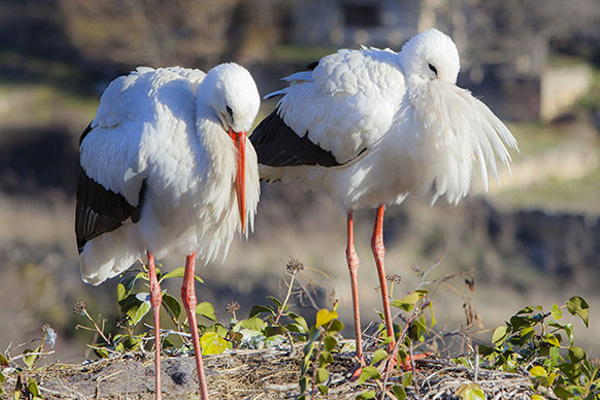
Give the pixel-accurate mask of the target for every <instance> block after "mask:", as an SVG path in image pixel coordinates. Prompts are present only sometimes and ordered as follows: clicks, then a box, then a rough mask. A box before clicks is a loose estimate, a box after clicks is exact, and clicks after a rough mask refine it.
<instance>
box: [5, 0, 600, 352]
mask: <svg viewBox="0 0 600 400" xmlns="http://www.w3.org/2000/svg"><path fill="white" fill-rule="evenodd" d="M599 26H600V2H598V1H597V0H571V1H569V2H565V1H562V0H545V1H543V2H541V1H537V0H447V1H444V0H336V1H329V0H246V1H244V0H202V1H192V0H171V1H166V0H96V1H92V2H90V1H87V0H2V2H1V4H0V273H1V275H0V352H4V351H5V350H6V349H7V348H9V346H10V348H12V349H14V348H15V346H16V345H17V344H20V343H23V342H25V341H27V340H30V339H32V338H35V337H40V336H41V327H42V325H43V324H46V323H48V324H50V325H51V326H52V327H53V328H54V329H55V330H56V331H57V332H58V335H59V337H58V344H57V352H56V353H55V355H54V356H53V357H54V358H56V359H60V360H61V361H65V362H77V361H81V360H82V359H83V354H84V351H85V344H86V343H89V342H90V340H91V339H90V336H89V335H87V334H82V333H81V331H76V330H75V325H76V324H77V323H78V322H83V321H82V320H81V318H80V317H78V316H75V315H74V314H73V313H72V312H71V308H72V306H73V304H75V302H76V301H77V300H78V299H86V300H87V301H88V303H89V304H90V312H91V313H92V315H93V316H96V315H97V314H99V313H101V314H102V315H104V316H105V317H106V319H107V326H108V329H109V330H111V329H113V327H114V324H115V320H116V319H117V317H118V315H119V309H118V306H117V303H116V293H115V288H116V279H113V280H112V281H110V282H107V283H105V284H104V285H102V286H100V287H92V286H86V285H85V284H83V283H82V282H81V280H80V277H79V266H78V255H77V250H76V245H75V237H74V230H73V226H74V202H75V199H74V197H75V196H74V195H75V187H76V184H77V177H78V173H79V167H78V138H79V135H80V134H81V132H82V131H83V130H84V129H85V127H86V126H87V125H88V123H89V122H90V121H91V120H92V119H93V118H94V115H95V110H96V108H97V106H98V104H99V99H100V95H101V93H102V91H103V90H104V88H105V87H106V85H107V84H108V83H109V82H110V81H111V80H112V79H114V78H115V77H117V76H118V75H121V74H125V73H127V72H128V71H130V70H132V69H133V68H135V67H136V66H139V65H147V66H153V67H159V66H172V65H181V66H185V67H192V68H200V69H204V70H207V69H209V68H210V67H211V66H214V65H215V64H217V63H220V62H223V61H236V62H238V63H241V64H243V65H244V66H246V67H247V68H248V69H249V70H250V71H251V72H252V74H253V76H254V78H255V80H256V81H257V84H258V87H259V90H260V92H261V95H264V94H267V93H269V92H270V91H272V90H275V89H278V88H281V87H282V85H283V83H282V82H280V81H279V78H281V77H283V76H286V75H289V74H291V73H293V72H295V71H297V70H299V69H303V68H305V67H306V66H307V65H308V64H309V63H311V62H313V61H316V60H318V59H319V58H320V57H322V56H323V55H325V54H328V53H330V52H332V51H335V50H336V49H338V48H340V47H349V48H357V47H358V46H359V45H362V44H364V45H369V46H377V47H391V48H392V49H394V50H400V47H401V45H402V43H404V42H405V41H406V40H407V39H408V38H409V37H410V36H412V35H413V34H415V33H417V32H419V31H421V30H424V29H427V28H430V27H437V28H438V29H441V30H443V31H444V32H446V33H447V34H449V35H450V36H452V37H453V39H454V40H455V42H456V43H457V45H458V48H459V51H460V54H461V63H462V70H461V75H460V77H459V85H460V86H462V87H466V88H468V89H469V90H471V91H472V92H473V93H474V94H475V95H476V96H478V97H480V98H482V99H483V101H484V102H485V103H486V104H488V105H489V106H490V108H492V110H493V111H494V112H495V113H496V114H497V115H498V116H500V117H501V118H502V119H503V120H504V121H506V122H507V123H508V125H509V127H510V129H511V130H512V132H513V133H514V135H515V137H516V138H517V140H518V141H519V144H520V148H521V152H520V153H519V154H513V157H514V163H513V165H512V170H513V174H512V176H511V175H510V174H509V173H508V171H502V173H503V175H502V177H501V181H502V185H501V186H498V185H496V184H495V183H492V187H491V189H490V192H489V193H483V192H482V190H475V193H474V194H473V195H471V196H470V197H469V198H467V199H466V200H464V201H463V202H461V203H460V205H459V206H450V205H448V204H446V203H445V201H444V200H441V201H439V202H438V204H436V205H435V206H434V207H432V208H430V207H429V200H428V199H419V198H410V199H409V200H407V201H406V202H405V203H404V204H403V205H402V206H397V207H390V208H389V209H388V213H387V218H386V222H385V231H386V232H385V238H386V246H387V250H388V251H387V268H388V270H389V272H390V273H394V274H399V275H400V276H401V278H402V281H401V282H400V284H396V285H395V289H394V297H401V296H402V295H403V294H405V293H406V292H408V291H410V290H411V289H412V288H414V286H415V285H416V284H417V283H418V281H419V276H418V274H417V272H415V269H417V268H420V269H427V268H429V267H430V266H432V265H434V264H435V263H436V260H438V259H439V258H440V257H443V259H442V260H441V262H440V265H439V267H438V268H437V269H435V271H433V272H432V274H431V275H430V276H429V277H428V278H429V279H434V278H436V277H440V276H443V275H450V274H459V275H458V276H459V278H457V279H454V280H451V281H449V282H447V283H445V284H441V285H438V286H437V287H436V289H435V290H434V293H433V301H434V310H435V311H436V319H437V320H438V329H440V330H444V329H447V330H454V329H459V328H460V327H464V326H465V325H466V323H467V322H466V319H465V307H464V304H465V302H468V303H469V305H470V307H472V308H473V309H474V310H475V312H476V315H477V316H478V317H477V326H478V327H480V328H483V329H485V328H492V329H493V328H494V327H495V326H497V325H499V324H502V323H503V321H504V320H505V319H507V318H508V317H509V316H510V315H512V314H514V313H515V312H516V311H517V310H518V309H519V308H521V307H524V306H526V305H538V304H539V305H543V306H544V308H545V309H549V308H550V307H551V305H552V304H553V303H557V304H563V303H564V302H565V300H567V299H568V298H569V297H571V296H573V295H580V296H583V297H584V298H586V299H587V300H588V302H589V303H590V305H591V318H590V319H591V323H590V327H589V329H585V328H584V327H583V326H582V325H581V323H580V322H579V321H573V322H574V325H575V329H576V330H575V332H576V340H577V341H578V342H579V345H581V346H583V347H585V348H586V349H587V350H589V351H591V354H592V355H596V356H598V355H599V354H600V346H599V345H598V344H597V338H598V337H600V322H599V321H598V318H597V317H598V316H600V291H598V287H599V285H600V222H599V220H598V216H599V215H600V167H599V162H600V158H599V157H600V147H599V139H600V71H599V68H600V29H598V27H599ZM274 105H275V102H274V101H266V102H264V103H263V105H262V109H261V114H260V115H259V119H258V120H260V118H262V117H264V116H265V115H266V114H267V113H269V112H270V111H271V110H272V109H273V107H274ZM373 215H374V213H373V212H372V211H361V212H359V213H357V216H356V218H357V223H356V226H357V232H356V240H357V246H358V253H359V256H360V257H361V262H362V264H361V268H360V282H361V297H362V299H361V305H362V313H363V315H362V317H363V322H364V323H365V325H366V323H368V321H375V320H377V314H376V312H375V310H376V309H378V308H379V307H380V300H379V294H378V292H377V290H376V287H377V285H378V284H377V277H376V273H375V267H374V263H373V260H372V256H371V251H370V233H371V229H372V225H371V224H372V221H373ZM344 248H345V214H344V213H343V212H341V211H339V210H337V209H336V208H335V207H334V206H333V205H332V203H331V201H330V200H329V198H328V197H326V196H321V195H315V194H312V193H303V192H301V191H300V189H299V188H298V187H295V186H293V185H289V186H281V185H263V192H262V201H261V203H260V205H259V211H258V219H257V223H256V228H255V233H254V234H253V235H251V236H250V238H249V240H248V241H247V242H243V241H241V240H238V241H236V242H235V243H234V245H233V248H232V251H231V252H230V254H229V256H228V258H227V260H226V262H225V264H224V266H220V265H209V266H208V267H207V268H204V269H200V270H199V271H198V273H199V274H200V275H201V276H202V277H203V279H204V280H205V282H206V284H205V285H202V286H199V287H198V290H199V297H200V301H205V300H207V301H211V302H212V303H213V304H214V305H215V309H216V311H217V314H218V316H219V318H220V320H221V321H222V322H227V321H228V320H229V315H228V314H227V313H226V312H225V310H224V307H225V305H226V304H227V303H229V302H230V301H234V300H235V301H238V302H239V303H240V304H241V307H242V309H241V310H240V311H239V312H238V315H239V316H242V317H246V316H247V313H248V311H249V310H250V308H251V307H252V306H253V305H255V304H265V303H266V302H267V300H266V296H281V295H283V294H284V293H285V289H286V287H285V284H284V282H283V280H282V278H283V277H285V265H286V264H287V262H288V261H289V260H290V258H295V259H298V260H299V261H301V262H302V263H304V265H305V267H306V269H305V271H304V272H303V279H304V282H305V283H306V286H307V288H308V290H311V292H312V293H314V296H315V298H316V299H317V300H318V302H319V305H320V306H329V305H330V304H331V301H332V299H339V300H340V312H341V314H342V318H343V319H344V320H345V321H346V322H347V325H349V326H351V319H350V317H351V312H352V307H351V303H350V293H349V282H348V277H347V269H346V263H345V255H344ZM164 264H165V267H166V268H175V267H178V266H181V265H182V264H183V258H181V257H179V258H171V259H169V260H165V261H164ZM470 271H473V276H474V281H475V291H474V292H473V293H471V292H470V291H468V290H466V289H465V287H464V285H463V281H462V278H460V277H461V276H462V275H460V274H462V273H467V274H470ZM232 277H234V278H233V279H232ZM178 284H179V282H177V284H176V285H175V286H174V287H172V288H171V287H169V288H168V290H169V291H170V292H171V293H172V294H174V295H176V296H179V289H178V287H177V285H178ZM309 312H311V311H309ZM565 318H566V317H565ZM566 319H567V320H568V318H566ZM347 334H348V336H350V335H351V330H348V332H347Z"/></svg>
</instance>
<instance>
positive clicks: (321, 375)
mask: <svg viewBox="0 0 600 400" xmlns="http://www.w3.org/2000/svg"><path fill="white" fill-rule="evenodd" d="M316 374H317V384H319V383H323V382H327V380H328V379H329V371H327V370H326V369H325V368H317V371H316Z"/></svg>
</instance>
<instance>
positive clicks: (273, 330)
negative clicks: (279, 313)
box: [263, 325, 291, 337]
mask: <svg viewBox="0 0 600 400" xmlns="http://www.w3.org/2000/svg"><path fill="white" fill-rule="evenodd" d="M290 330H291V329H290ZM285 333H286V330H285V328H284V327H282V326H279V325H275V326H267V327H266V328H265V329H264V331H263V334H264V335H265V336H266V337H272V336H277V335H283V334H285Z"/></svg>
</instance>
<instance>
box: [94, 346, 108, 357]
mask: <svg viewBox="0 0 600 400" xmlns="http://www.w3.org/2000/svg"><path fill="white" fill-rule="evenodd" d="M94 353H96V355H97V356H98V357H100V358H109V357H110V353H109V352H108V350H106V349H105V348H103V347H94Z"/></svg>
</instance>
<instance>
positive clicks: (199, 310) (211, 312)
mask: <svg viewBox="0 0 600 400" xmlns="http://www.w3.org/2000/svg"><path fill="white" fill-rule="evenodd" d="M196 314H197V315H201V316H203V317H206V318H208V319H209V320H211V321H213V322H214V321H216V320H217V317H216V316H215V308H214V307H213V305H212V304H210V303H209V302H208V301H203V302H202V303H200V304H198V305H197V306H196Z"/></svg>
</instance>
